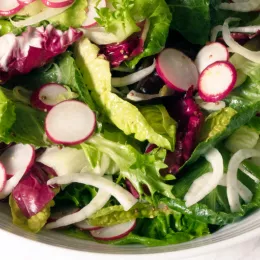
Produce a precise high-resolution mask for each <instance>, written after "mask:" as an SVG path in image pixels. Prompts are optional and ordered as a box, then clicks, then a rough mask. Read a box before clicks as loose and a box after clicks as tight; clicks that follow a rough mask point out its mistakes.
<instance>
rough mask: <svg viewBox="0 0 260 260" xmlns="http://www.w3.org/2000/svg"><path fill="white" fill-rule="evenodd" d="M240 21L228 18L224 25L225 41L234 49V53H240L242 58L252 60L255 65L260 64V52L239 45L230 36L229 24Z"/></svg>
mask: <svg viewBox="0 0 260 260" xmlns="http://www.w3.org/2000/svg"><path fill="white" fill-rule="evenodd" d="M239 20H240V19H238V18H228V19H226V20H225V22H224V25H223V31H222V34H223V39H224V41H225V43H226V44H227V45H228V46H229V47H230V48H231V49H232V52H235V53H238V54H240V55H241V56H243V57H245V58H246V59H248V60H251V61H253V62H255V63H260V51H251V50H249V49H247V48H245V47H243V46H242V45H240V44H239V43H237V42H236V41H235V40H234V39H233V38H232V37H231V35H230V30H229V26H228V25H229V23H230V22H233V21H239Z"/></svg>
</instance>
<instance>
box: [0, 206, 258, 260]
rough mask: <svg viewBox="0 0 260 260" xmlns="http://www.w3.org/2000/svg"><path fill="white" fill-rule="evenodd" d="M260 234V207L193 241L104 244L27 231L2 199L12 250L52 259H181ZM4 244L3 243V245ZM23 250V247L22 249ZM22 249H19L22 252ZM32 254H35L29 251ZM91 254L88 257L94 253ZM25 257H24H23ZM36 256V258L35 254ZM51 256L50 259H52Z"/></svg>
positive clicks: (0, 232) (0, 226)
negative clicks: (154, 244)
mask: <svg viewBox="0 0 260 260" xmlns="http://www.w3.org/2000/svg"><path fill="white" fill-rule="evenodd" d="M259 235H260V211H257V212H255V213H253V214H251V215H250V216H248V217H246V218H245V219H242V220H241V221H239V222H237V223H235V224H232V225H228V226H226V227H224V228H222V229H221V230H219V231H218V232H216V233H214V234H212V235H208V236H205V237H202V238H199V239H195V240H193V241H190V242H186V243H182V244H177V245H170V246H164V247H151V248H149V247H143V246H139V245H128V246H111V245H104V244H99V243H95V242H90V241H86V240H80V239H76V238H72V237H68V236H65V235H62V234H60V233H58V232H54V231H47V230H44V231H42V232H41V233H39V234H33V233H29V232H26V231H24V230H22V229H20V228H18V227H16V226H14V225H13V224H12V220H11V216H10V209H9V207H8V205H6V204H1V203H0V241H1V243H2V241H5V242H6V243H5V245H7V246H8V245H10V248H12V250H16V248H17V246H16V245H20V247H19V248H22V249H23V251H24V253H26V252H31V253H32V249H33V250H34V251H33V252H37V255H34V256H35V258H37V260H40V259H42V258H41V257H40V256H41V254H43V253H44V258H43V259H45V260H46V259H47V258H46V256H47V255H48V256H49V257H50V260H52V259H54V260H55V259H60V258H59V257H58V256H61V254H62V259H64V260H66V259H72V257H73V258H74V259H76V260H81V259H93V257H94V259H96V258H97V257H98V256H99V255H100V256H101V255H104V254H105V256H106V260H109V259H113V260H116V259H121V260H122V257H123V259H124V260H125V259H131V260H133V256H134V258H135V259H144V255H146V257H147V258H148V255H149V260H153V259H156V260H158V257H162V256H163V258H164V259H168V258H171V259H177V258H176V257H178V258H182V257H191V256H197V255H201V254H206V253H209V252H211V251H216V250H220V249H222V248H225V247H230V246H232V245H235V244H238V243H242V242H244V241H247V240H249V239H252V238H254V237H257V236H259ZM2 246H3V244H1V248H3V247H2ZM19 250H21V249H19ZM21 253H22V252H21V251H19V254H21ZM28 256H30V258H31V257H32V255H30V254H29V253H28ZM90 256H91V258H87V257H90ZM22 259H24V258H22ZM31 259H32V258H31ZM48 260H49V259H48Z"/></svg>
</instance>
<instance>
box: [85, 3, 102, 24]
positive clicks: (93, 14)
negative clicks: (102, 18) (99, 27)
mask: <svg viewBox="0 0 260 260" xmlns="http://www.w3.org/2000/svg"><path fill="white" fill-rule="evenodd" d="M106 6H107V3H106V0H100V1H97V0H90V1H88V11H87V19H86V20H85V21H84V22H83V24H82V27H83V28H90V27H92V26H94V25H96V24H97V22H96V20H95V18H97V17H98V14H97V11H96V8H97V9H100V8H104V7H106Z"/></svg>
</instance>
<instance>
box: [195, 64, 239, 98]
mask: <svg viewBox="0 0 260 260" xmlns="http://www.w3.org/2000/svg"><path fill="white" fill-rule="evenodd" d="M236 81H237V72H236V69H235V67H234V66H233V65H232V64H231V63H230V62H227V61H217V62H215V63H213V64H211V65H209V66H208V67H207V68H206V69H205V70H203V72H202V73H201V74H200V77H199V83H198V86H199V95H200V97H201V98H202V99H203V100H204V101H207V102H217V101H220V100H221V99H223V98H225V97H226V96H227V95H228V94H229V93H230V91H231V90H232V89H233V88H234V86H235V84H236Z"/></svg>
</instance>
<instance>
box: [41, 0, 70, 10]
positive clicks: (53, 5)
mask: <svg viewBox="0 0 260 260" xmlns="http://www.w3.org/2000/svg"><path fill="white" fill-rule="evenodd" d="M41 1H42V2H43V4H45V5H46V6H47V7H50V8H62V7H66V6H68V5H71V4H73V3H74V0H63V1H60V2H52V1H51V0H41Z"/></svg>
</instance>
